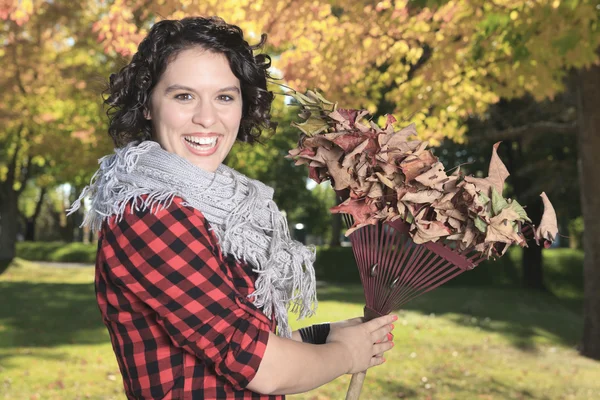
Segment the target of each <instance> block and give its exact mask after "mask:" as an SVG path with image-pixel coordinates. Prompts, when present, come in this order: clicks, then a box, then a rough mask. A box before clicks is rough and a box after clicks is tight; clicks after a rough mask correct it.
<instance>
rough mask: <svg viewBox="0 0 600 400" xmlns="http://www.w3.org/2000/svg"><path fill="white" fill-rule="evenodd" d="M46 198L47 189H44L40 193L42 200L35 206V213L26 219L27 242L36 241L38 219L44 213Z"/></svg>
mask: <svg viewBox="0 0 600 400" xmlns="http://www.w3.org/2000/svg"><path fill="white" fill-rule="evenodd" d="M44 197H46V188H45V187H43V188H42V190H41V192H40V198H39V199H38V201H37V203H36V204H35V211H34V212H33V215H32V216H31V217H29V218H26V219H25V240H26V241H29V242H33V241H35V226H36V222H37V219H38V217H39V216H40V213H41V211H42V205H43V204H44Z"/></svg>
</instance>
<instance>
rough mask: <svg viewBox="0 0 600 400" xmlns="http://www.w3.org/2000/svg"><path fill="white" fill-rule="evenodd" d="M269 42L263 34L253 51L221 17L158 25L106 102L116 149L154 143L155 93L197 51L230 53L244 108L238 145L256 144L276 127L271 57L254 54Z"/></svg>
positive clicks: (113, 78) (115, 77)
mask: <svg viewBox="0 0 600 400" xmlns="http://www.w3.org/2000/svg"><path fill="white" fill-rule="evenodd" d="M266 38H267V35H266V34H262V35H261V40H260V43H258V44H257V45H254V46H250V45H249V44H248V42H246V41H245V40H244V34H243V32H242V30H241V29H240V28H239V27H238V26H236V25H231V24H228V23H226V22H225V21H224V20H223V19H221V18H219V17H209V18H204V17H188V18H183V19H181V20H163V21H160V22H157V23H156V24H154V25H153V26H152V28H151V29H150V32H149V33H148V35H147V36H146V37H145V38H144V40H142V42H141V43H140V45H139V46H138V51H137V53H135V54H134V55H133V57H132V59H131V62H130V63H129V64H127V65H126V66H125V67H123V68H122V69H121V70H120V71H119V72H118V73H116V74H111V75H110V81H109V84H108V88H107V89H106V91H105V94H107V97H106V98H105V100H104V103H105V104H107V105H109V108H108V110H107V112H106V113H107V115H108V117H109V120H110V123H109V128H108V132H109V134H110V136H111V137H112V139H113V141H114V143H115V145H116V146H117V147H123V146H125V145H127V144H128V143H130V142H132V141H134V140H135V141H144V140H151V138H152V121H149V120H147V119H146V118H144V112H145V111H146V110H147V109H148V107H149V105H148V102H149V100H150V96H151V93H152V90H153V88H154V87H155V86H156V84H157V83H158V81H159V80H160V77H161V76H162V74H163V73H164V71H165V70H166V68H167V65H168V64H169V63H170V62H172V61H173V60H174V59H175V57H177V55H178V54H179V53H181V52H182V51H184V50H187V49H190V48H193V47H197V46H200V47H202V48H203V49H205V50H208V51H211V52H215V53H222V54H224V55H225V56H226V57H227V60H228V61H229V65H230V67H231V70H232V72H233V74H234V75H235V76H236V77H237V78H238V79H239V80H240V84H241V91H242V104H243V106H242V120H241V122H240V129H239V132H238V136H237V140H240V141H242V142H247V143H253V142H255V141H256V140H257V139H258V137H259V136H260V135H261V133H262V132H263V131H264V130H268V129H274V128H275V126H276V123H274V122H272V121H271V114H270V110H271V103H272V102H273V93H272V92H270V91H268V90H267V79H270V78H271V76H270V75H269V73H268V71H267V69H268V68H269V67H270V66H271V57H269V56H268V55H266V54H257V55H255V54H254V53H253V51H254V50H258V49H261V48H262V47H263V45H264V43H265V41H266Z"/></svg>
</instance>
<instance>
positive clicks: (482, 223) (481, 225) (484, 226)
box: [474, 217, 488, 233]
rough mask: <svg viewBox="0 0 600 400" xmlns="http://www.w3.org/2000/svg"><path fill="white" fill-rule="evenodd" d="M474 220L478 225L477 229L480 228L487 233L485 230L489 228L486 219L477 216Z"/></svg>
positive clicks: (476, 225)
mask: <svg viewBox="0 0 600 400" xmlns="http://www.w3.org/2000/svg"><path fill="white" fill-rule="evenodd" d="M474 222H475V227H476V228H477V229H479V230H480V231H481V232H483V233H485V231H486V229H487V226H488V224H486V223H485V221H484V220H482V219H481V218H479V217H477V218H475V221H474Z"/></svg>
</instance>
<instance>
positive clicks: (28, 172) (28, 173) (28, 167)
mask: <svg viewBox="0 0 600 400" xmlns="http://www.w3.org/2000/svg"><path fill="white" fill-rule="evenodd" d="M31 159H32V157H31V156H28V157H27V164H25V166H24V167H22V168H21V171H23V169H25V174H24V175H23V174H21V175H23V176H22V178H21V179H19V181H20V182H21V186H20V187H19V190H17V195H20V194H21V193H22V192H23V189H25V185H26V184H27V181H28V180H29V178H30V177H31Z"/></svg>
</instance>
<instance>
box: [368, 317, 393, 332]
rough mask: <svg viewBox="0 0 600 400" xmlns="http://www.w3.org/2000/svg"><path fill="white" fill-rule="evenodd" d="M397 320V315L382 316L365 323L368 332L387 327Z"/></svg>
mask: <svg viewBox="0 0 600 400" xmlns="http://www.w3.org/2000/svg"><path fill="white" fill-rule="evenodd" d="M397 320H398V316H397V315H384V316H383V317H379V318H375V319H372V320H370V321H369V322H367V323H366V325H367V328H368V329H369V331H371V332H372V331H375V330H377V329H379V328H381V327H382V326H385V325H389V324H391V323H392V322H395V321H397Z"/></svg>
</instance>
